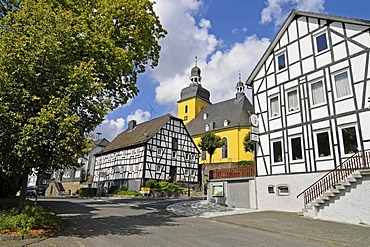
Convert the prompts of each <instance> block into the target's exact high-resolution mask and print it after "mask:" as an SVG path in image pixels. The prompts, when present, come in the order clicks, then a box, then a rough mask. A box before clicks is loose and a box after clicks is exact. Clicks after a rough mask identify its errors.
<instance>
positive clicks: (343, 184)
mask: <svg viewBox="0 0 370 247" xmlns="http://www.w3.org/2000/svg"><path fill="white" fill-rule="evenodd" d="M363 173H364V174H369V175H370V171H369V170H357V171H354V172H353V173H352V174H351V175H349V176H348V177H347V178H346V179H344V180H342V181H340V182H338V183H337V184H335V185H334V186H333V187H332V188H330V189H329V190H327V191H325V192H324V193H323V194H322V195H321V196H319V197H318V198H316V199H315V200H314V201H312V202H310V203H309V204H307V205H306V207H305V208H304V209H302V211H301V212H298V215H300V216H306V215H307V214H308V212H309V211H310V210H311V209H313V208H314V207H317V208H319V207H320V206H322V205H324V204H325V203H327V202H334V200H335V198H337V195H338V194H340V193H341V192H342V191H343V190H346V189H347V187H351V186H352V184H355V183H357V182H358V180H359V179H362V175H361V174H363Z"/></svg>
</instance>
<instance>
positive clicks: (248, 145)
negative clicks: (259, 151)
mask: <svg viewBox="0 0 370 247" xmlns="http://www.w3.org/2000/svg"><path fill="white" fill-rule="evenodd" d="M243 145H244V151H245V152H253V151H254V142H253V141H252V140H251V132H248V133H247V134H246V135H245V137H244V140H243Z"/></svg>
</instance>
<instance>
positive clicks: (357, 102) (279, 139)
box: [246, 10, 370, 221]
mask: <svg viewBox="0 0 370 247" xmlns="http://www.w3.org/2000/svg"><path fill="white" fill-rule="evenodd" d="M369 32H370V21H365V20H359V19H352V18H343V17H337V16H331V15H324V14H315V13H308V12H301V11H295V10H293V11H292V12H291V14H290V15H289V16H288V18H287V20H286V21H285V23H284V24H283V26H282V27H281V29H280V30H279V31H278V33H277V35H276V37H275V39H274V40H273V41H272V43H271V44H270V46H269V47H268V49H267V50H266V52H265V53H264V55H263V57H262V58H261V60H260V61H259V62H258V64H257V66H256V67H255V69H254V71H253V72H252V74H251V75H250V77H249V78H248V80H247V82H246V83H247V86H252V87H253V104H254V109H255V113H256V114H257V116H258V119H259V121H258V124H259V126H258V128H259V141H258V142H257V145H256V152H255V158H256V168H257V178H256V192H257V193H256V195H257V199H256V202H255V203H256V207H258V208H259V209H271V210H282V211H299V210H301V209H302V208H303V207H306V208H314V209H315V210H316V211H315V213H314V214H316V215H318V214H320V212H319V211H320V210H321V211H325V210H326V211H328V210H327V208H329V207H331V208H332V209H334V208H335V207H338V208H339V206H338V205H340V204H341V203H343V202H345V201H346V200H347V199H345V197H347V198H352V197H353V198H352V199H351V200H352V201H351V203H352V204H353V205H354V204H356V203H357V202H356V203H355V202H354V201H353V200H355V199H354V198H357V197H359V198H360V197H362V196H363V192H361V190H364V188H367V189H369V188H370V185H369V182H368V181H369V180H367V179H362V180H361V182H358V181H357V187H358V188H357V190H358V191H357V192H355V191H354V189H353V187H356V186H354V184H356V183H355V182H356V181H351V182H350V184H351V186H352V187H350V188H352V191H351V192H352V195H350V196H349V193H348V192H347V194H346V193H345V192H343V191H341V189H342V188H341V189H339V190H335V191H334V190H333V191H331V190H330V188H333V189H335V188H336V186H337V184H338V183H340V181H334V179H336V178H335V174H339V173H338V172H334V175H333V170H334V169H335V168H336V171H338V166H340V165H342V166H345V167H347V168H343V169H342V171H343V170H351V172H356V174H357V173H358V171H355V170H358V165H359V164H360V165H361V166H367V167H368V166H369V159H368V158H369V157H367V160H366V157H365V156H364V155H362V154H361V153H362V151H363V150H368V149H370V127H369V124H370V109H369V97H370V83H369V79H370V67H369V63H370V34H369ZM359 151H361V152H360V153H359V154H358V152H359ZM354 154H356V155H355V157H352V156H353V155H354ZM366 154H367V155H368V153H366ZM351 157H352V158H351ZM347 159H349V161H347ZM350 162H352V163H353V164H355V166H356V165H357V166H356V167H355V168H348V164H349V163H350ZM329 173H330V174H331V175H330V174H329ZM327 174H329V175H327ZM324 175H325V176H327V177H326V178H323V179H322V177H323V176H324ZM347 176H351V174H346V176H345V177H341V180H346V179H347ZM358 177H360V176H358ZM325 179H326V180H325ZM330 179H332V180H333V181H334V182H331V181H329V180H330ZM352 180H356V179H352ZM348 181H349V179H348ZM316 182H317V183H316ZM350 184H349V183H347V185H346V186H349V185H350ZM360 184H361V185H362V186H365V185H366V184H367V187H361V186H359V185H360ZM337 188H339V187H337ZM347 190H348V188H347ZM325 193H326V194H325ZM329 193H331V194H330V196H329ZM343 193H344V194H345V195H342V194H343ZM356 193H357V194H358V196H357V197H356ZM326 195H328V196H326ZM359 198H358V201H359V202H360V203H359V204H356V206H353V208H352V209H351V210H359V208H361V205H362V206H364V205H367V207H368V205H369V204H370V200H369V198H370V197H369V196H367V198H361V200H360V199H359ZM356 200H357V199H356ZM333 204H337V205H336V206H333ZM332 213H333V215H335V214H337V213H338V212H336V211H335V210H334V211H332ZM368 215H369V214H368ZM354 217H355V216H354ZM322 218H325V217H322ZM365 218H366V217H365ZM356 220H358V219H356ZM366 220H367V221H370V215H369V216H367V218H366Z"/></svg>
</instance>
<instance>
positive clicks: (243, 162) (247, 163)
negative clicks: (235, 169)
mask: <svg viewBox="0 0 370 247" xmlns="http://www.w3.org/2000/svg"><path fill="white" fill-rule="evenodd" d="M237 166H254V161H253V160H241V161H238V163H237Z"/></svg>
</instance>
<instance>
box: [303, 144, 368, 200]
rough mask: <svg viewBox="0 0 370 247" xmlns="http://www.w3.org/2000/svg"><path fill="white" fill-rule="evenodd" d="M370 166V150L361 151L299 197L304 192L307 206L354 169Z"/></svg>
mask: <svg viewBox="0 0 370 247" xmlns="http://www.w3.org/2000/svg"><path fill="white" fill-rule="evenodd" d="M369 167H370V150H363V151H359V152H357V153H355V154H354V155H352V156H351V157H349V158H348V159H346V160H345V161H344V162H343V163H341V164H340V165H338V166H337V167H336V168H334V169H333V170H331V171H330V172H328V173H327V174H325V175H324V176H323V177H321V178H320V179H318V180H317V181H316V182H314V183H313V184H312V185H311V186H309V187H308V188H307V189H305V190H304V191H302V192H301V193H300V194H299V195H297V198H298V197H300V196H301V195H302V194H304V205H305V207H306V205H307V204H309V203H310V202H312V201H314V200H315V199H316V198H318V197H319V196H321V195H323V194H324V192H326V191H328V190H329V189H330V188H332V187H333V186H334V185H336V184H337V183H338V182H340V181H343V180H344V179H345V178H346V177H348V176H349V175H351V174H352V173H353V172H354V171H356V170H359V169H361V168H369Z"/></svg>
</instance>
